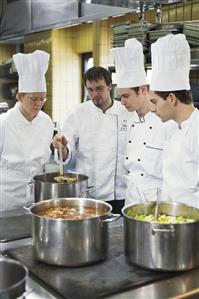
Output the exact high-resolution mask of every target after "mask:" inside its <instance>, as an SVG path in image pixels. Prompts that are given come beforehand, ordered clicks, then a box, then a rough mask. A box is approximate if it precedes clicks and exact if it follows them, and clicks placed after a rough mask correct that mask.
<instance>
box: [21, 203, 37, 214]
mask: <svg viewBox="0 0 199 299" xmlns="http://www.w3.org/2000/svg"><path fill="white" fill-rule="evenodd" d="M34 205H35V203H29V204H27V205H25V206H23V209H24V210H26V211H28V212H30V209H31V208H32V207H33V206H34Z"/></svg>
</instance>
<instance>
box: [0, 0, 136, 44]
mask: <svg viewBox="0 0 199 299" xmlns="http://www.w3.org/2000/svg"><path fill="white" fill-rule="evenodd" d="M1 1H2V4H1V5H0V40H2V39H8V38H12V37H16V36H20V35H26V34H30V33H35V32H39V31H44V30H48V29H53V28H59V27H64V26H71V25H74V24H79V23H82V22H90V21H94V20H98V19H102V18H105V17H107V18H108V17H110V16H117V15H121V14H126V13H128V12H132V9H129V8H123V7H111V6H106V5H99V4H89V3H86V2H84V3H83V2H82V1H80V0H67V1H66V0H1Z"/></svg>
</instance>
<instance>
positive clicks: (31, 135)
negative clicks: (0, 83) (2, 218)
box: [0, 51, 53, 211]
mask: <svg viewBox="0 0 199 299" xmlns="http://www.w3.org/2000/svg"><path fill="white" fill-rule="evenodd" d="M13 60H14V62H15V65H16V69H17V72H18V74H19V82H18V93H17V95H16V98H17V103H16V104H15V106H14V107H13V108H12V109H10V110H8V111H7V112H6V113H2V114H1V115H0V210H1V211H4V210H12V209H16V208H19V207H22V206H24V205H25V204H28V203H30V202H32V201H34V198H33V194H31V192H30V190H31V189H30V187H29V185H28V183H29V182H30V181H31V180H32V178H33V177H34V176H35V175H37V174H40V173H42V171H43V167H44V164H45V163H46V162H48V161H49V159H50V155H51V150H50V144H51V140H52V136H53V122H52V120H51V118H50V117H49V116H48V115H47V114H46V113H44V112H43V111H41V109H42V107H43V105H44V103H45V101H46V80H45V73H46V71H47V69H48V62H49V54H48V53H46V52H44V51H35V52H34V53H30V54H21V53H18V54H15V55H13Z"/></svg>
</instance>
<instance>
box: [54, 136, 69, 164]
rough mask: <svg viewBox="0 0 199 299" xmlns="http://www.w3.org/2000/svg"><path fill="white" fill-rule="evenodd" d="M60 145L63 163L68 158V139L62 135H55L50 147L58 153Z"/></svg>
mask: <svg viewBox="0 0 199 299" xmlns="http://www.w3.org/2000/svg"><path fill="white" fill-rule="evenodd" d="M60 143H61V145H62V153H63V160H64V161H65V160H66V159H67V157H68V148H67V144H68V139H67V138H66V137H65V136H64V135H59V134H56V135H55V136H54V138H53V141H52V145H53V146H54V148H56V149H57V150H58V151H59V148H60Z"/></svg>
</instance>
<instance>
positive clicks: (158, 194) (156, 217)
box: [154, 188, 161, 220]
mask: <svg viewBox="0 0 199 299" xmlns="http://www.w3.org/2000/svg"><path fill="white" fill-rule="evenodd" d="M160 194H161V190H160V188H157V199H156V205H155V213H154V217H155V220H157V219H158V213H159V203H160Z"/></svg>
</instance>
